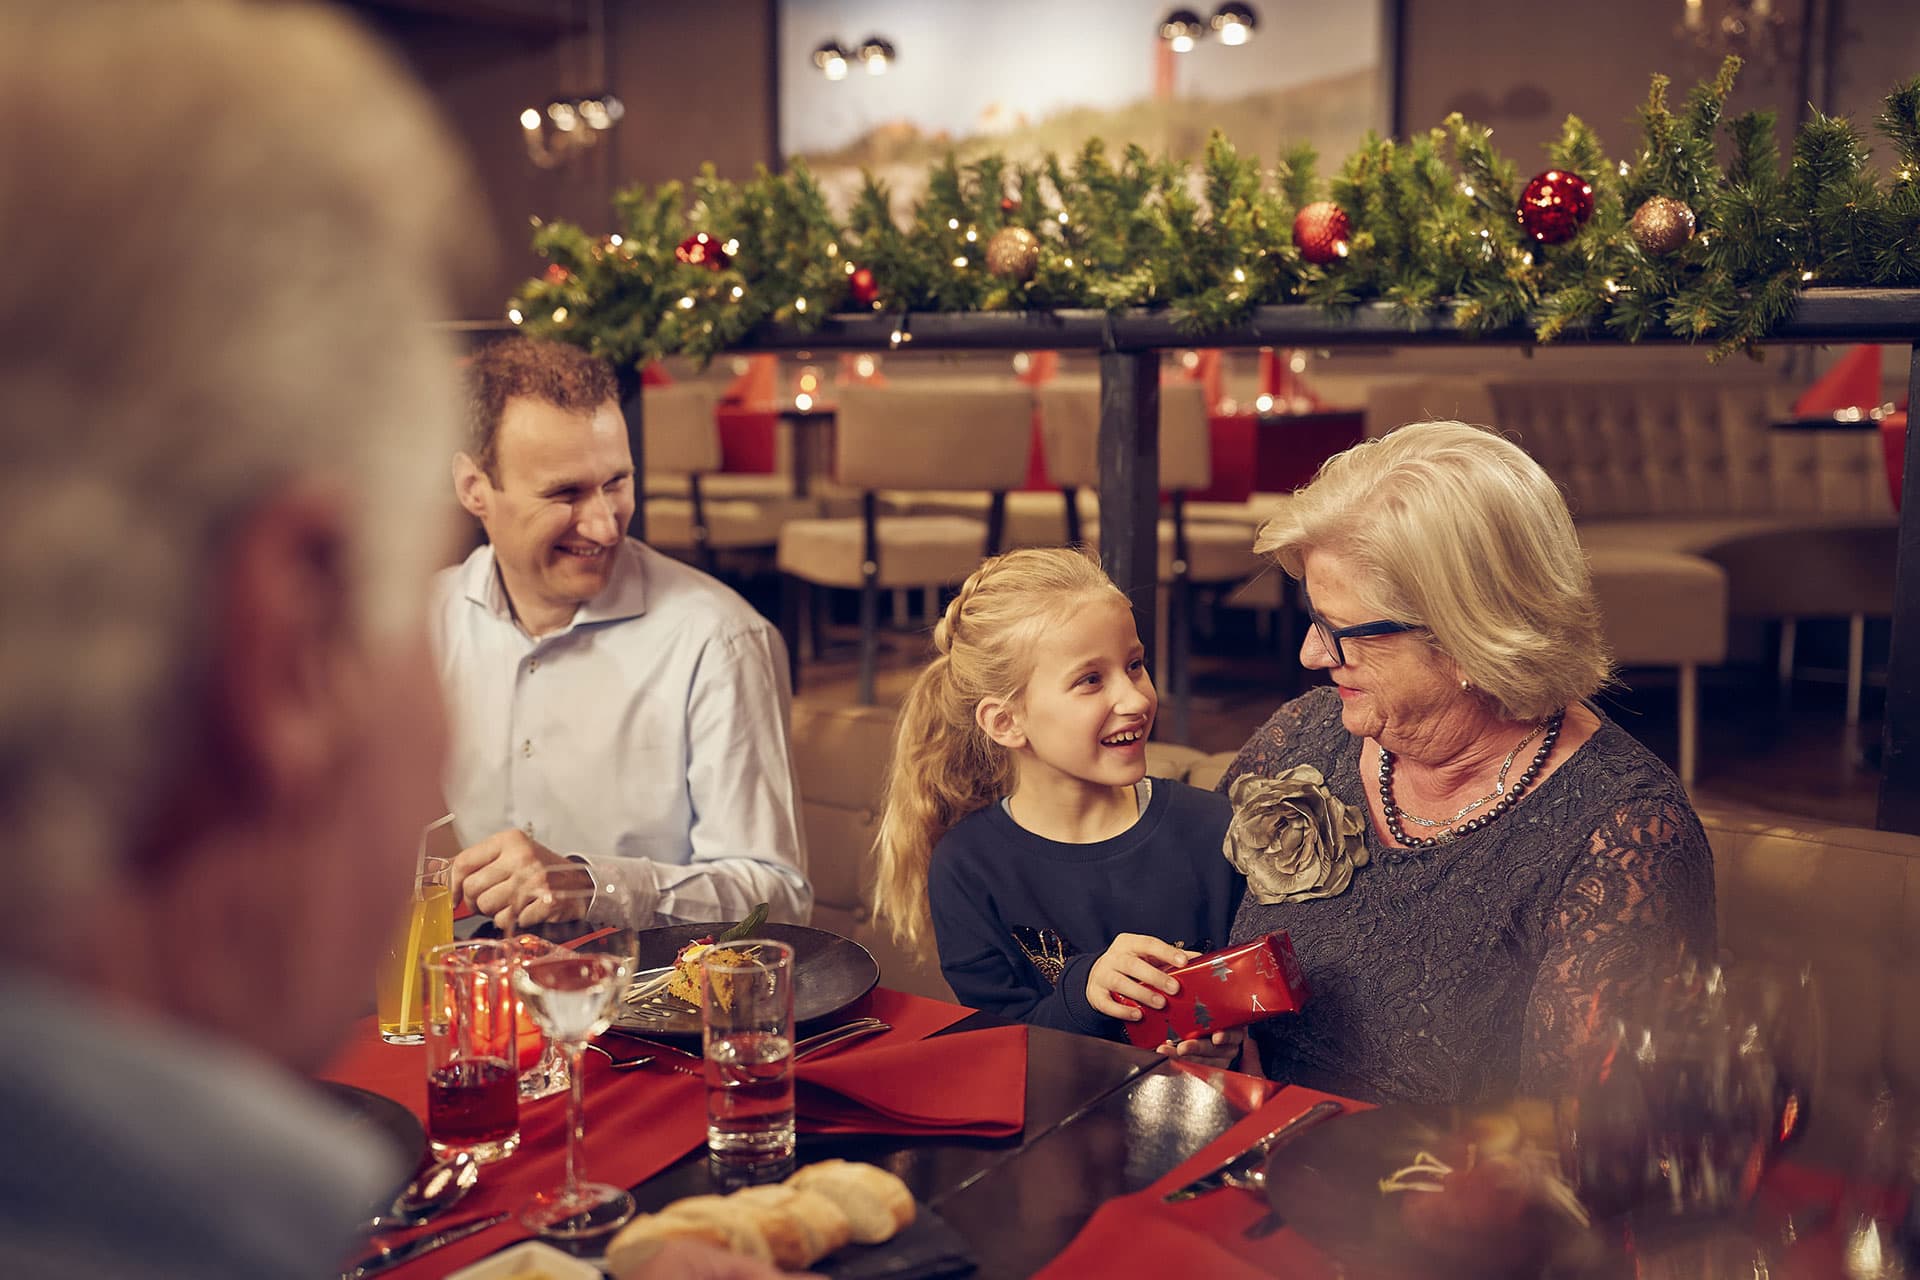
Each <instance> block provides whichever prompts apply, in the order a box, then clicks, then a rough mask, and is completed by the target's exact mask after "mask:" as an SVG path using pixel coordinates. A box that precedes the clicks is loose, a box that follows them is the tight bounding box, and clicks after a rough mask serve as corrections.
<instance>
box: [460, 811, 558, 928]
mask: <svg viewBox="0 0 1920 1280" xmlns="http://www.w3.org/2000/svg"><path fill="white" fill-rule="evenodd" d="M567 866H574V867H576V868H577V869H578V871H579V875H580V887H581V888H582V889H590V888H592V887H593V877H591V876H590V875H588V874H587V869H586V868H585V867H580V866H578V864H576V863H573V862H571V861H569V859H567V858H566V857H565V856H563V855H561V854H558V853H555V852H554V851H553V850H551V849H549V848H547V847H546V846H545V845H543V844H541V843H539V842H538V841H536V840H534V839H532V838H530V837H529V836H528V835H527V834H526V832H524V831H521V830H519V829H518V828H515V827H509V828H507V829H506V830H505V831H497V832H495V833H494V834H493V835H490V836H488V837H487V838H486V839H485V840H482V841H481V842H480V843H479V844H476V845H474V846H473V847H472V848H469V849H462V850H461V851H460V852H459V854H458V855H456V856H455V858H454V860H453V872H452V884H453V896H454V897H455V898H456V899H457V898H465V899H466V900H467V901H468V902H470V903H472V904H473V909H474V910H475V911H477V912H479V913H480V914H481V915H487V916H492V917H493V922H494V924H496V925H498V926H499V928H500V931H501V932H502V933H512V932H513V931H514V930H515V929H517V928H519V927H520V926H522V925H529V924H540V923H542V922H544V921H546V920H548V919H553V918H557V917H554V916H551V915H550V914H549V912H550V910H551V908H550V905H549V904H544V903H541V902H539V901H538V900H537V898H538V893H537V891H538V889H539V888H540V885H541V883H542V881H543V878H544V877H543V875H542V873H543V872H544V871H545V870H546V869H547V868H548V867H567Z"/></svg>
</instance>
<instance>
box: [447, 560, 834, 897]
mask: <svg viewBox="0 0 1920 1280" xmlns="http://www.w3.org/2000/svg"><path fill="white" fill-rule="evenodd" d="M615 554H616V556H617V559H616V562H615V564H614V569H613V574H612V577H611V578H610V579H609V581H608V584H607V587H606V589H605V590H604V591H602V592H601V593H600V595H599V596H597V597H596V598H595V599H593V600H592V601H590V602H589V603H587V604H584V605H582V606H581V607H580V608H579V610H578V611H577V612H576V613H575V614H574V618H573V621H572V622H571V623H570V624H568V625H567V626H565V627H563V628H561V629H560V630H558V631H555V632H552V633H550V634H548V635H544V636H541V637H539V638H538V639H535V638H533V637H531V636H529V635H527V633H526V632H525V631H524V630H522V629H521V627H520V625H519V623H518V622H517V621H515V619H514V616H513V610H512V607H511V605H510V604H509V602H508V599H507V593H506V588H505V587H504V585H503V584H502V583H501V580H500V574H499V571H498V569H497V567H496V565H495V562H494V558H493V549H492V548H491V547H481V548H480V549H478V550H476V551H475V552H474V553H473V554H472V555H470V556H468V557H467V559H466V561H465V563H463V564H461V565H458V566H456V567H454V568H452V569H448V570H445V571H444V572H442V573H441V574H440V575H439V576H438V577H437V578H436V580H435V584H434V596H433V611H432V624H433V634H434V645H435V651H436V654H437V657H438V661H439V666H440V677H441V683H442V687H443V689H444V690H445V693H446V699H447V709H448V713H449V716H450V719H451V722H452V726H453V744H452V751H451V753H450V756H449V762H448V768H447V773H446V796H447V803H448V806H449V807H450V808H451V809H452V811H453V814H454V827H455V829H456V831H457V832H458V834H459V837H460V842H461V845H462V847H466V846H470V845H473V844H475V843H477V842H479V841H480V840H483V839H485V838H486V837H487V836H490V835H493V834H494V833H495V832H498V831H501V830H504V829H506V828H508V827H518V828H520V829H521V830H522V831H525V832H526V833H527V834H528V835H529V836H531V837H532V838H533V839H534V840H536V841H538V842H539V843H540V844H542V845H544V846H546V847H547V848H549V849H551V850H553V851H554V852H556V853H564V854H569V855H576V856H578V857H580V858H581V860H582V861H584V862H585V863H586V864H587V865H588V867H589V868H590V869H591V870H592V872H593V875H594V879H595V881H596V882H597V883H599V884H606V883H608V881H609V880H614V881H617V882H618V883H620V884H621V885H622V886H624V887H625V888H626V890H627V891H628V895H629V900H630V901H631V903H632V904H633V905H632V915H631V916H630V918H629V919H628V920H627V921H626V923H631V924H633V925H635V926H636V927H646V926H648V925H654V924H664V923H668V922H670V921H674V920H737V919H740V918H741V917H743V916H745V915H746V914H747V912H748V911H750V910H751V909H752V908H753V906H754V905H755V904H756V903H760V902H766V903H768V904H769V910H770V913H771V917H772V918H773V919H775V920H783V921H789V922H792V923H797V924H804V923H806V921H807V919H808V917H809V916H810V914H811V913H812V909H813V891H812V889H811V887H810V886H809V885H808V883H807V876H806V865H807V864H806V848H805V844H804V841H803V837H802V834H801V827H800V795H799V787H798V785H797V783H796V781H795V777H794V768H793V751H792V747H791V745H790V743H789V741H788V729H789V724H790V720H791V714H792V702H793V695H792V691H791V688H790V686H789V684H788V680H787V660H786V648H785V646H784V644H783V643H782V642H781V640H780V636H779V633H778V632H776V631H775V630H774V629H773V627H772V626H771V625H769V624H768V622H767V621H766V619H765V618H763V617H761V616H760V615H759V614H758V613H756V612H755V611H754V610H753V608H752V607H751V606H750V605H748V604H747V602H746V601H744V600H742V599H741V598H740V597H739V596H738V595H737V594H735V593H734V592H733V591H732V590H730V589H729V588H727V587H726V586H724V585H722V584H721V583H719V582H716V581H715V580H714V579H712V578H710V577H708V576H707V575H706V574H703V573H701V572H699V571H698V570H696V569H693V568H691V567H689V566H687V565H684V564H681V563H680V562H679V561H677V560H674V559H672V558H670V557H668V556H664V555H662V554H660V553H659V552H657V551H655V550H653V549H652V548H651V547H648V546H646V545H644V544H642V543H640V542H638V541H636V540H634V539H632V538H628V539H626V540H625V542H624V543H622V545H621V546H620V548H619V549H618V551H617V552H616V553H615ZM596 915H599V916H600V917H601V918H603V919H604V918H610V917H609V916H607V915H606V914H605V913H601V912H599V911H597V910H596Z"/></svg>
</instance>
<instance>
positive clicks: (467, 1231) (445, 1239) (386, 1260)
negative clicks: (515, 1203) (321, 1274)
mask: <svg viewBox="0 0 1920 1280" xmlns="http://www.w3.org/2000/svg"><path fill="white" fill-rule="evenodd" d="M512 1216H513V1215H512V1214H510V1213H493V1214H488V1215H487V1216H486V1217H484V1218H475V1219H473V1220H472V1221H470V1222H463V1223H461V1224H460V1225H459V1226H457V1227H446V1228H443V1229H442V1230H439V1231H436V1232H434V1233H433V1234H432V1235H426V1236H421V1237H420V1238H419V1239H417V1240H409V1241H407V1242H406V1243H405V1244H391V1245H383V1246H381V1247H380V1248H379V1249H378V1250H376V1251H375V1252H373V1253H370V1254H368V1255H367V1256H366V1257H364V1258H362V1259H360V1261H358V1262H356V1263H354V1264H353V1265H352V1266H350V1267H348V1268H347V1269H346V1270H345V1271H342V1272H341V1273H340V1280H365V1278H366V1277H367V1276H377V1275H379V1274H380V1273H381V1272H383V1271H388V1270H391V1269H392V1268H394V1267H397V1266H399V1265H400V1264H401V1263H403V1262H412V1261H413V1260H414V1259H415V1258H418V1257H420V1256H422V1255H423V1254H429V1253H432V1252H433V1251H434V1250H435V1249H439V1248H443V1247H445V1246H446V1245H450V1244H452V1243H453V1242H454V1241H456V1240H465V1239H466V1238H467V1237H468V1236H471V1235H478V1234H479V1233H480V1232H482V1231H485V1230H487V1229H488V1228H490V1227H497V1226H499V1225H500V1224H501V1223H503V1222H505V1221H506V1220H507V1219H508V1218H510V1217H512Z"/></svg>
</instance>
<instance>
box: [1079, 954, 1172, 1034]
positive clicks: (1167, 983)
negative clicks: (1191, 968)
mask: <svg viewBox="0 0 1920 1280" xmlns="http://www.w3.org/2000/svg"><path fill="white" fill-rule="evenodd" d="M1193 958H1194V953H1193V952H1191V951H1182V950H1181V949H1180V948H1179V947H1176V946H1174V945H1173V944H1172V943H1170V942H1162V941H1161V940H1160V939H1158V938H1154V937H1149V936H1148V935H1147V934H1144V933H1123V934H1121V935H1120V936H1119V937H1117V938H1115V939H1114V940H1113V945H1112V946H1110V947H1108V948H1107V949H1106V952H1105V953H1104V954H1102V955H1101V957H1100V958H1099V959H1098V960H1095V961H1094V962H1093V968H1092V970H1090V971H1089V972H1088V974H1087V1003H1088V1004H1090V1005H1092V1006H1093V1007H1094V1008H1095V1009H1097V1010H1099V1011H1100V1012H1101V1013H1104V1014H1106V1015H1107V1016H1108V1017H1109V1018H1119V1019H1121V1020H1122V1021H1124V1022H1138V1021H1140V1019H1141V1018H1143V1017H1145V1016H1146V1015H1145V1014H1143V1013H1141V1012H1140V1010H1138V1009H1136V1008H1132V1007H1130V1006H1128V1005H1125V1004H1122V1003H1121V1002H1120V1001H1119V1000H1117V999H1115V998H1114V997H1116V996H1125V997H1127V999H1129V1000H1132V1001H1134V1002H1135V1003H1137V1004H1143V1005H1146V1006H1147V1007H1148V1008H1150V1009H1164V1008H1165V1007H1166V1004H1167V996H1177V995H1179V994H1180V984H1179V983H1178V982H1176V981H1175V980H1174V979H1172V978H1170V977H1168V976H1167V974H1166V970H1168V969H1177V968H1179V967H1180V966H1181V965H1183V964H1186V963H1187V962H1188V961H1190V960H1192V959H1193ZM1163 991H1164V992H1165V993H1166V995H1162V994H1161V992H1163Z"/></svg>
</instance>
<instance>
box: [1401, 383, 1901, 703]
mask: <svg viewBox="0 0 1920 1280" xmlns="http://www.w3.org/2000/svg"><path fill="white" fill-rule="evenodd" d="M1791 400H1792V392H1791V390H1790V389H1788V388H1787V387H1785V386H1784V385H1783V384H1780V383H1777V382H1776V383H1757V384H1756V383H1748V382H1727V381H1705V380H1697V381H1677V380H1673V379H1671V378H1666V379H1651V380H1647V381H1643V382H1620V381H1604V382H1601V381H1589V380H1554V381H1534V380H1524V379H1515V378H1499V379H1480V378H1458V377H1455V378H1438V379H1426V380H1419V381H1413V382H1404V383H1400V384H1387V385H1381V386H1376V387H1375V388H1374V389H1373V390H1372V391H1371V392H1370V393H1369V396H1368V401H1367V418H1368V421H1367V430H1368V433H1369V434H1372V435H1378V434H1380V433H1381V432H1383V431H1385V430H1388V429H1390V428H1391V427H1393V426H1395V425H1398V424H1400V423H1403V422H1411V421H1416V420H1418V419H1422V418H1433V417H1441V418H1461V419H1464V420H1465V421H1468V422H1478V423H1483V424H1486V425H1489V426H1493V427H1496V428H1498V429H1499V430H1501V431H1503V432H1506V433H1508V434H1509V435H1511V436H1512V437H1513V438H1514V439H1515V440H1516V441H1518V442H1519V444H1520V445H1521V446H1522V447H1523V448H1525V449H1526V450H1527V451H1528V452H1529V453H1531V454H1532V455H1533V456H1534V457H1535V458H1537V459H1538V460H1539V461H1540V464H1541V465H1542V466H1544V467H1545V468H1546V469H1547V472H1548V474H1550V475H1552V476H1553V478H1554V479H1555V480H1556V481H1558V482H1559V484H1560V486H1561V488H1562V490H1563V491H1564V492H1565V493H1566V495H1567V501H1568V503H1569V505H1570V506H1571V507H1572V508H1573V514H1574V519H1575V520H1576V521H1577V522H1578V524H1579V526H1580V537H1581V541H1582V542H1583V543H1585V545H1586V546H1587V547H1588V548H1589V549H1591V550H1596V551H1597V550H1603V549H1607V550H1613V549H1618V550H1634V551H1641V552H1649V553H1670V554H1675V555H1691V556H1703V557H1705V558H1707V559H1709V560H1711V561H1713V562H1714V563H1715V564H1717V565H1719V566H1720V567H1721V568H1722V569H1723V570H1725V572H1726V574H1727V590H1726V598H1727V607H1728V611H1729V613H1730V614H1731V615H1732V616H1734V617H1747V618H1763V619H1770V620H1778V621H1779V622H1780V623H1781V624H1782V635H1781V651H1780V663H1781V674H1782V679H1783V681H1784V680H1786V679H1790V678H1791V673H1792V665H1793V656H1794V655H1793V649H1794V636H1795V623H1796V622H1797V621H1798V620H1800V619H1812V618H1845V619H1847V620H1848V622H1849V646H1848V676H1847V712H1848V722H1849V723H1855V722H1857V721H1858V719H1859V706H1860V688H1861V684H1862V670H1861V668H1862V641H1863V636H1864V632H1865V622H1866V619H1867V618H1870V617H1886V616H1889V615H1890V613H1891V609H1892V589H1893V561H1894V545H1895V544H1894V534H1895V517H1894V512H1893V506H1892V500H1891V497H1890V495H1889V493H1888V491H1887V482H1886V472H1885V463H1884V461H1883V460H1882V456H1881V445H1880V439H1879V435H1878V433H1877V432H1871V431H1797V430H1781V429H1778V428H1775V427H1773V426H1772V425H1771V424H1772V423H1774V422H1777V421H1779V420H1781V419H1783V418H1787V417H1790V416H1791V413H1790V404H1791ZM1631 600H1632V597H1631V596H1628V597H1626V598H1625V599H1624V601H1623V603H1629V604H1630V603H1631ZM1609 625H1610V626H1611V625H1612V622H1611V619H1610V622H1609ZM1661 665H1670V664H1664V663H1663V664H1661Z"/></svg>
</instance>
